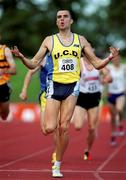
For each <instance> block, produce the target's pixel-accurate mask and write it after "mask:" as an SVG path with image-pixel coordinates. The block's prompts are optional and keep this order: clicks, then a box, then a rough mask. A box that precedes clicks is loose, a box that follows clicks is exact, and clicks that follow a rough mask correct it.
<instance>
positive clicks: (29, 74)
mask: <svg viewBox="0 0 126 180" xmlns="http://www.w3.org/2000/svg"><path fill="white" fill-rule="evenodd" d="M39 68H40V66H37V67H36V68H35V69H33V70H28V72H27V74H26V76H25V79H24V83H23V87H22V90H21V93H20V95H19V97H20V98H21V99H22V100H26V99H27V91H28V87H29V85H30V82H31V78H32V75H33V74H34V73H35V72H36V71H38V69H39Z"/></svg>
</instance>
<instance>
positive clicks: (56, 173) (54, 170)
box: [52, 166, 63, 178]
mask: <svg viewBox="0 0 126 180" xmlns="http://www.w3.org/2000/svg"><path fill="white" fill-rule="evenodd" d="M52 177H55V178H62V177H63V174H62V173H61V172H60V167H59V166H52Z"/></svg>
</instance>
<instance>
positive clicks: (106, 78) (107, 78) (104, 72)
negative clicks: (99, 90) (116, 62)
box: [100, 67, 112, 84]
mask: <svg viewBox="0 0 126 180" xmlns="http://www.w3.org/2000/svg"><path fill="white" fill-rule="evenodd" d="M100 73H101V76H102V78H101V83H102V84H107V83H111V82H112V76H111V74H110V71H109V69H108V68H107V67H104V68H103V69H101V70H100Z"/></svg>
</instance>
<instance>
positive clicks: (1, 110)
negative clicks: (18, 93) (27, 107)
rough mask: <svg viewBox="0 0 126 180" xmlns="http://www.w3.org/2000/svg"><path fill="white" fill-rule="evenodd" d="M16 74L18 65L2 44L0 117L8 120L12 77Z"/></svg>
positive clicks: (0, 51) (0, 54) (0, 46)
mask: <svg viewBox="0 0 126 180" xmlns="http://www.w3.org/2000/svg"><path fill="white" fill-rule="evenodd" d="M15 74H16V65H15V62H14V59H13V56H12V53H11V51H10V49H9V48H8V47H7V46H6V45H2V44H0V117H1V118H2V120H6V119H7V117H8V115H9V112H10V111H9V104H10V103H9V101H10V94H11V89H10V86H9V81H10V76H11V75H15Z"/></svg>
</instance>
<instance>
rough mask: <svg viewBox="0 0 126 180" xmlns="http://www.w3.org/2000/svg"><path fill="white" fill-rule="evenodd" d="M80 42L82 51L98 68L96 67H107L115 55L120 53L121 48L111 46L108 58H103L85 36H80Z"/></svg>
mask: <svg viewBox="0 0 126 180" xmlns="http://www.w3.org/2000/svg"><path fill="white" fill-rule="evenodd" d="M80 43H81V46H82V52H83V53H84V54H85V56H86V57H87V58H88V59H89V61H90V63H91V64H92V65H93V66H94V67H95V68H96V69H102V68H103V67H105V66H106V65H107V64H108V63H109V62H110V61H111V60H112V59H113V58H114V57H115V56H117V55H118V54H119V49H117V48H114V47H110V48H109V50H110V54H109V56H108V57H107V58H105V59H103V60H101V59H100V58H98V57H97V56H96V55H95V54H94V52H93V48H92V47H91V45H90V43H89V42H88V41H87V40H86V39H85V38H84V37H83V36H80Z"/></svg>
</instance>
